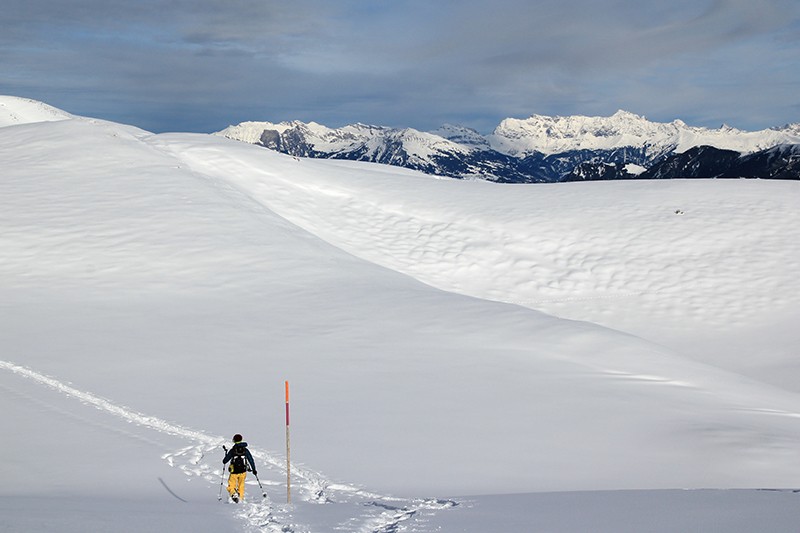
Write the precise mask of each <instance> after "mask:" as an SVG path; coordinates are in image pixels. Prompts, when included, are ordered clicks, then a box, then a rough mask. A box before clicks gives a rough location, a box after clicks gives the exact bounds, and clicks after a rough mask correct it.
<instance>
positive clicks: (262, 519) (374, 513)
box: [0, 360, 458, 533]
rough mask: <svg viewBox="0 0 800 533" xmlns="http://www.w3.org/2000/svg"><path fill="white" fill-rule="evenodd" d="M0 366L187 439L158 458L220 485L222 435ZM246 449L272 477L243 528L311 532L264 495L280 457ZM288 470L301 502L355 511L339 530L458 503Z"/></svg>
mask: <svg viewBox="0 0 800 533" xmlns="http://www.w3.org/2000/svg"><path fill="white" fill-rule="evenodd" d="M0 368H2V369H5V370H8V371H10V372H12V373H13V374H15V375H17V376H20V377H24V378H27V379H30V380H33V381H35V382H37V383H39V384H40V385H44V386H47V387H50V388H51V389H54V390H56V391H58V392H60V393H62V394H65V395H67V396H69V397H72V398H74V399H76V400H79V401H80V402H82V403H83V404H85V405H90V406H92V407H94V408H96V409H99V410H101V411H104V412H106V413H109V414H112V415H114V416H116V417H118V418H121V419H123V420H126V421H128V422H131V423H134V424H137V425H139V426H142V427H146V428H149V429H153V430H156V431H159V432H161V433H166V434H168V435H173V436H176V437H181V438H184V439H189V440H191V441H193V444H191V445H189V446H185V447H183V448H181V449H179V450H177V451H175V452H171V453H165V454H164V455H162V458H163V459H164V460H165V461H166V462H167V463H168V464H169V465H170V466H171V467H174V468H178V469H180V470H181V471H182V472H183V473H184V474H186V475H187V476H191V477H197V478H202V479H204V480H205V481H207V482H208V483H210V484H212V485H218V484H219V483H220V479H221V477H220V465H219V461H218V460H217V459H214V460H213V461H211V462H210V463H209V461H208V460H207V457H208V456H209V453H210V452H212V451H214V452H218V451H219V448H220V447H221V446H222V445H223V444H225V443H226V442H227V439H225V438H224V437H220V436H214V435H208V434H206V433H203V432H200V431H197V430H193V429H190V428H186V427H183V426H179V425H176V424H172V423H170V422H167V421H166V420H163V419H160V418H157V417H154V416H148V415H144V414H142V413H137V412H136V411H132V410H130V409H127V408H125V407H122V406H119V405H116V404H114V403H112V402H111V401H109V400H106V399H104V398H101V397H99V396H95V395H94V394H91V393H89V392H85V391H81V390H78V389H76V388H74V387H70V386H69V385H67V384H65V383H63V382H61V381H58V380H57V379H54V378H51V377H48V376H46V375H44V374H40V373H38V372H35V371H33V370H31V369H29V368H25V367H23V366H19V365H16V364H14V363H11V362H9V361H3V360H0ZM250 450H251V452H252V454H253V457H254V458H255V459H256V460H257V464H258V465H261V468H262V469H263V468H264V467H266V468H267V469H268V470H269V471H270V473H271V475H272V477H273V478H274V479H260V481H261V485H262V486H263V494H264V496H265V497H264V498H263V501H262V502H261V503H244V504H243V505H240V506H239V509H238V516H239V517H240V518H241V519H242V520H244V522H245V523H246V529H247V530H250V531H271V532H283V533H310V532H311V531H312V530H311V529H310V528H309V527H308V526H305V525H302V524H296V523H293V521H292V508H291V506H290V505H281V504H276V503H273V498H271V497H269V495H268V494H267V493H268V492H272V493H273V497H274V498H280V497H281V494H282V493H283V492H282V491H283V490H285V486H286V485H285V482H284V481H283V480H285V478H286V467H285V460H284V459H282V458H280V457H278V456H275V455H272V454H270V453H268V452H265V451H263V450H259V449H257V448H256V449H254V448H250ZM217 455H218V454H217ZM291 474H292V486H293V487H296V488H299V489H300V491H299V492H300V494H297V493H294V494H295V498H297V497H298V496H299V497H300V499H301V500H302V501H306V502H311V503H318V504H350V505H352V506H353V508H354V509H358V510H359V514H358V516H355V517H353V518H351V519H349V520H347V522H346V523H344V524H340V525H339V526H338V527H336V528H335V529H336V530H339V531H354V532H358V533H399V532H400V531H404V530H406V527H405V526H404V524H403V523H404V522H406V521H408V520H410V519H411V518H414V517H417V516H422V515H425V516H430V514H432V513H434V512H436V511H439V510H442V509H449V508H452V507H456V506H457V505H458V502H456V501H453V500H439V499H430V498H429V499H424V498H417V499H405V498H396V497H391V496H384V495H380V494H376V493H372V492H369V491H365V490H363V489H360V488H358V487H354V486H351V485H345V484H341V483H331V482H329V481H328V480H327V479H325V477H324V476H322V475H321V474H319V473H317V472H313V471H311V470H306V469H303V468H298V467H295V466H292V468H291ZM223 477H224V475H223ZM247 484H248V485H255V486H256V487H258V482H257V481H256V480H248V482H247ZM283 494H285V493H283ZM257 497H258V496H257V492H255V490H253V489H251V490H250V492H249V493H248V498H249V499H250V500H253V499H255V498H257ZM414 531H416V532H420V533H421V532H423V531H425V529H420V528H419V527H415V528H414Z"/></svg>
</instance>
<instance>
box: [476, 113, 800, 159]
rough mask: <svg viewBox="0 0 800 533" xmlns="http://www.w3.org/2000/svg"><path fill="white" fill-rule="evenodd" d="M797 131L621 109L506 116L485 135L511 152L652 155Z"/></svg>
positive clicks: (784, 138) (760, 143) (752, 147)
mask: <svg viewBox="0 0 800 533" xmlns="http://www.w3.org/2000/svg"><path fill="white" fill-rule="evenodd" d="M798 129H800V128H798ZM799 133H800V132H799V131H796V130H793V129H791V128H787V129H782V130H762V131H756V132H745V131H741V130H737V129H735V128H731V127H730V126H726V125H723V126H722V127H721V128H719V129H709V128H702V127H694V126H689V125H687V124H686V123H685V122H683V121H682V120H673V121H672V122H669V123H661V122H651V121H649V120H647V119H646V118H645V117H643V116H640V115H636V114H634V113H630V112H628V111H623V110H620V111H617V112H616V113H614V114H613V115H611V116H610V117H587V116H582V115H572V116H563V117H562V116H555V117H549V116H543V115H533V116H531V117H530V118H527V119H514V118H507V119H505V120H503V121H502V122H501V123H500V125H499V126H497V128H496V129H495V130H494V132H493V133H492V134H491V135H489V136H488V139H489V143H490V144H491V146H492V148H493V149H495V150H497V151H499V152H503V153H507V154H510V155H515V156H525V155H527V154H530V153H534V152H539V153H544V154H556V153H563V152H569V151H573V150H613V149H616V148H622V147H641V148H645V149H646V150H647V152H648V153H650V154H654V155H655V154H661V153H667V152H672V151H675V152H683V151H685V150H688V149H689V148H692V147H693V146H699V145H708V146H714V147H716V148H721V149H729V150H736V151H739V152H745V153H748V152H754V151H757V150H763V149H765V148H768V147H770V146H774V145H775V144H781V143H797V142H800V135H798V134H799Z"/></svg>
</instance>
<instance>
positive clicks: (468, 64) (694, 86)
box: [0, 0, 800, 133]
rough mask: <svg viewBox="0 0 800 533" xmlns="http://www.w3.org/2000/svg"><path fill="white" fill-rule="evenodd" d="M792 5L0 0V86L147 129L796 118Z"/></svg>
mask: <svg viewBox="0 0 800 533" xmlns="http://www.w3.org/2000/svg"><path fill="white" fill-rule="evenodd" d="M799 63H800V2H798V1H797V0H757V1H756V0H672V1H670V2H664V1H648V0H492V1H477V0H424V1H423V0H393V1H356V0H291V1H286V0H283V1H281V2H276V1H272V0H224V1H223V0H214V1H211V0H169V1H166V0H163V1H162V0H136V1H130V0H128V1H126V2H119V1H117V0H69V1H64V0H2V6H0V74H1V75H0V94H10V95H16V96H24V97H29V98H34V99H37V100H42V101H45V102H47V103H49V104H51V105H54V106H56V107H60V108H62V109H65V110H67V111H70V112H72V113H76V114H81V115H88V116H94V117H100V118H106V119H110V120H115V121H118V122H125V123H129V124H135V125H137V126H140V127H143V128H145V129H148V130H150V131H155V132H162V131H201V132H211V131H217V130H220V129H222V128H224V127H226V126H227V125H229V124H235V123H238V122H241V121H244V120H267V121H274V122H278V121H281V120H292V119H298V120H303V121H312V120H313V121H316V122H320V123H322V124H326V125H328V126H341V125H344V124H347V123H353V122H364V123H370V124H380V125H387V126H396V127H413V128H417V129H421V130H430V129H435V128H436V127H438V126H439V125H441V124H443V123H453V124H461V125H465V126H470V127H473V128H475V129H477V130H478V131H480V132H482V133H488V132H490V131H491V130H492V129H493V128H494V127H495V126H496V125H497V123H498V122H499V121H500V120H502V119H503V118H505V117H517V118H525V117H528V116H530V115H532V114H542V115H570V114H583V115H610V114H612V113H614V112H615V111H617V110H618V109H625V110H627V111H631V112H634V113H637V114H640V115H644V116H646V117H648V118H649V119H651V120H657V121H664V122H667V121H671V120H674V119H676V118H680V119H682V120H684V121H685V122H687V123H689V124H691V125H698V126H709V127H718V126H719V125H721V124H722V123H727V124H730V125H732V126H734V127H738V128H742V129H748V130H755V129H762V128H766V127H771V126H780V125H783V124H786V123H790V122H800V68H798V64H799Z"/></svg>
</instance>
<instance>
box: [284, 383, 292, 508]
mask: <svg viewBox="0 0 800 533" xmlns="http://www.w3.org/2000/svg"><path fill="white" fill-rule="evenodd" d="M285 385H286V503H292V476H291V472H292V463H291V461H290V460H289V450H290V449H289V382H288V381H286V382H285Z"/></svg>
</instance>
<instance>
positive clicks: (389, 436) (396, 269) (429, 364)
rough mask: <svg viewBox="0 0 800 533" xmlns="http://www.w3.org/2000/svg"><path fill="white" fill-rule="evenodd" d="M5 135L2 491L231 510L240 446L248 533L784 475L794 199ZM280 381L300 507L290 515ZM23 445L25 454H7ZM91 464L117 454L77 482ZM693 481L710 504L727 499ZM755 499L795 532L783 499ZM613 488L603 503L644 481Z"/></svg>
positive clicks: (113, 137) (438, 517)
mask: <svg viewBox="0 0 800 533" xmlns="http://www.w3.org/2000/svg"><path fill="white" fill-rule="evenodd" d="M0 101H2V102H4V103H5V104H6V105H7V106H8V105H12V104H13V105H12V107H13V106H18V105H22V104H20V102H17V101H15V100H9V99H2V100H0ZM14 109H16V107H15V108H14ZM14 112H15V114H16V115H19V113H18V112H17V111H16V110H15V111H14ZM15 124H16V125H12V126H8V127H5V128H0V161H2V162H3V165H4V169H3V173H2V177H1V178H0V229H1V230H2V231H0V259H1V260H0V280H2V283H0V323H2V324H3V326H2V328H0V347H2V350H3V353H4V354H5V355H4V356H3V358H2V360H3V365H2V368H1V369H0V370H3V372H0V390H2V397H0V398H1V399H2V402H3V405H4V409H3V410H2V415H0V416H2V418H1V419H0V420H1V421H2V423H3V427H7V428H10V430H9V434H10V435H12V437H11V438H9V439H5V440H4V441H3V442H2V443H0V451H2V452H3V454H4V455H5V456H7V457H12V458H15V459H14V460H12V461H8V462H5V463H3V464H0V477H2V479H12V480H14V481H15V485H14V486H10V485H9V486H7V487H6V489H5V491H4V492H3V494H4V496H5V495H8V496H13V497H15V498H19V497H20V495H23V496H22V497H31V496H33V497H42V498H58V499H59V501H62V502H63V501H67V500H68V499H69V498H73V499H74V500H72V501H77V502H80V501H84V500H83V499H84V498H96V497H98V496H99V495H105V497H106V498H107V499H109V500H110V501H111V502H110V503H109V508H117V509H120V512H125V510H126V509H128V510H130V509H131V508H135V507H136V506H137V505H139V504H137V503H135V501H141V502H149V503H147V505H150V504H152V505H154V506H155V507H150V508H151V509H155V508H156V507H157V508H159V509H164V507H160V506H161V505H162V503H163V501H170V502H172V503H173V505H182V504H184V503H187V502H188V503H189V504H191V505H194V504H195V503H197V502H202V501H208V502H210V503H212V504H214V505H216V504H217V502H216V495H217V489H218V488H219V469H220V467H221V464H220V461H219V459H221V452H220V453H217V452H219V450H218V449H217V448H218V446H219V445H220V444H221V443H222V442H224V441H225V440H227V439H228V438H230V435H232V434H233V433H237V432H238V433H242V434H243V435H245V439H246V440H247V441H248V442H250V445H251V447H252V448H253V449H254V451H256V452H257V456H258V459H259V473H260V474H261V472H262V465H263V466H264V472H265V474H266V475H263V476H262V482H264V481H266V483H264V486H265V490H267V492H268V494H269V500H270V504H269V505H267V506H256V505H248V506H243V507H241V508H238V509H239V510H240V511H241V514H242V517H243V519H244V522H243V524H244V525H245V527H249V528H253V529H258V528H259V527H262V526H263V527H264V528H265V529H267V530H269V529H274V530H278V529H281V530H287V531H288V530H292V531H298V532H299V531H326V530H337V531H341V530H348V531H375V532H377V531H402V530H406V531H420V532H422V531H435V530H437V528H439V527H441V526H442V525H443V524H450V525H451V527H453V528H457V527H462V528H463V527H464V525H463V522H459V520H460V519H458V518H452V517H459V516H470V517H476V518H474V519H470V520H472V522H471V523H472V524H473V526H474V527H475V528H476V529H474V531H483V530H487V529H488V530H491V529H500V528H502V529H504V530H509V531H513V530H515V529H514V528H515V527H516V526H515V525H514V524H515V523H516V522H514V521H516V520H520V521H521V522H522V523H524V522H526V521H528V522H529V523H534V522H533V520H534V517H533V516H531V515H525V514H524V513H523V514H522V516H521V517H520V516H519V515H518V514H515V513H516V510H517V508H516V507H515V505H516V504H513V503H512V504H508V505H511V506H512V507H515V509H514V510H509V509H507V504H506V503H502V502H500V503H498V502H499V500H492V499H490V498H486V497H485V496H475V497H474V498H473V497H472V496H470V500H472V501H476V502H479V503H478V504H476V506H475V507H474V509H476V510H477V511H469V512H467V511H466V510H467V509H468V507H467V506H466V504H464V503H465V501H466V498H464V495H500V494H506V493H509V492H519V493H522V492H532V491H574V490H609V489H659V488H661V489H667V488H670V489H674V488H708V487H713V488H734V487H751V488H763V487H770V488H775V487H792V486H795V485H796V480H797V479H798V475H800V470H799V469H798V467H797V464H796V460H795V456H796V443H797V442H798V438H800V402H798V397H797V394H796V392H795V391H796V389H795V388H793V386H792V383H793V382H795V381H796V380H795V379H793V378H794V377H795V376H797V375H798V372H800V368H797V367H796V366H793V364H794V363H793V360H794V351H793V346H796V344H797V340H798V339H797V333H796V331H795V329H796V328H794V327H793V320H792V317H794V316H796V312H797V310H798V304H797V298H798V297H797V291H796V290H795V289H796V288H797V287H796V285H797V280H796V279H795V276H793V271H792V268H793V266H796V265H797V264H798V263H799V262H800V253H798V249H797V242H798V239H797V237H798V235H797V232H798V229H797V228H798V227H800V226H798V225H797V224H796V217H797V215H796V213H795V210H794V209H793V207H792V206H794V205H796V199H797V194H798V193H797V184H794V183H773V182H756V181H754V182H750V181H747V182H745V181H725V182H723V181H720V182H681V181H674V182H658V183H637V182H630V183H608V184H605V183H603V184H600V183H598V184H570V185H559V186H553V187H551V186H529V187H513V186H512V187H509V186H499V185H493V184H487V183H481V182H459V181H455V180H440V179H433V178H430V177H427V176H423V175H421V174H417V173H413V172H410V171H403V170H398V169H394V168H387V167H381V166H379V165H364V164H356V163H349V162H333V161H309V160H296V159H294V158H291V157H285V156H281V155H279V154H275V153H272V152H270V151H268V150H264V149H261V148H258V147H254V146H247V145H244V144H239V143H235V142H232V141H228V140H225V139H221V138H217V137H213V136H204V135H189V134H168V135H151V134H149V133H147V132H143V131H141V130H137V129H135V128H130V127H127V126H122V125H116V124H111V123H106V122H102V121H96V120H91V119H83V118H80V117H75V118H71V119H68V120H62V121H60V122H51V123H28V124H24V123H18V122H17V123H15ZM676 209H679V210H681V211H683V213H684V214H683V215H677V214H676V213H675V210H676ZM570 319H577V320H581V321H580V322H579V321H572V320H570ZM26 373H27V374H26ZM40 378H43V379H40ZM48 379H51V380H53V381H51V382H48V381H47V380H48ZM285 379H288V380H289V381H290V382H291V383H292V387H293V398H292V405H293V426H292V442H293V457H295V458H296V461H297V472H296V475H297V476H298V480H299V481H298V491H299V493H298V500H297V502H296V503H295V505H293V506H286V507H283V506H281V505H279V504H277V503H273V502H278V501H280V497H281V492H282V491H283V489H284V487H283V486H282V485H281V483H282V477H283V474H285V472H281V468H282V456H281V454H282V446H283V436H284V435H283V398H282V392H283V391H282V384H283V381H284V380H285ZM43 385H44V386H43ZM53 388H55V389H56V391H53V390H51V389H53ZM75 399H77V400H80V401H81V402H85V405H81V404H79V403H78V402H75ZM98 402H99V403H98ZM103 402H107V403H103ZM122 406H126V407H122ZM143 413H147V414H143ZM132 417H133V418H132ZM189 428H205V429H204V430H199V429H198V430H195V429H189ZM220 435H225V436H220ZM29 439H32V440H34V441H35V442H36V443H39V445H40V446H43V447H45V448H46V452H47V453H46V454H42V457H41V460H40V461H37V462H36V463H35V464H30V463H26V462H24V461H21V460H17V459H16V458H19V457H22V456H23V455H24V454H25V452H26V450H27V446H26V443H27V441H28V440H29ZM96 447H99V448H100V449H101V455H100V457H97V456H96V455H95V454H94V453H91V452H90V450H94V448H96ZM98 461H99V462H101V463H102V464H103V465H104V467H107V468H109V469H110V471H108V472H104V473H105V475H101V476H95V475H87V472H93V471H94V470H96V465H97V462H98ZM104 470H105V468H104ZM317 472H324V476H323V475H322V474H318V473H317ZM44 479H46V480H47V481H48V483H47V485H44V484H42V483H41V480H44ZM159 480H161V481H159ZM254 491H255V492H254ZM248 493H249V494H250V495H251V496H252V495H253V494H255V495H258V488H257V485H256V486H255V487H253V486H252V484H251V485H250V486H249V487H248ZM637 494H640V493H638V492H637ZM696 494H697V495H698V496H697V497H698V500H694V501H702V502H705V503H707V504H708V509H709V517H710V518H709V520H712V519H713V517H714V516H718V515H719V514H722V513H724V512H726V509H729V506H734V507H735V506H736V505H738V504H737V503H732V502H736V501H738V500H736V495H738V494H739V493H735V494H734V495H733V496H732V497H731V498H727V497H721V498H719V499H716V497H715V496H708V495H706V494H701V493H696ZM731 494H733V493H731ZM743 494H744V495H743V496H742V498H743V499H744V500H746V501H747V502H749V504H752V505H753V509H756V508H757V506H758V504H757V503H756V502H757V501H759V500H761V499H762V497H765V498H766V497H769V498H771V499H770V500H769V502H771V503H768V504H766V505H767V506H769V505H773V504H774V505H775V507H772V509H775V510H776V511H775V512H776V513H778V514H780V516H781V517H782V518H781V521H780V524H779V526H776V528H775V529H773V530H774V531H781V530H786V531H789V530H790V529H780V528H781V527H784V526H785V525H786V524H789V523H790V522H791V516H793V515H791V512H785V513H784V512H783V511H781V510H782V509H787V507H784V506H785V505H786V506H788V505H790V504H791V502H790V501H789V500H788V499H787V497H790V495H792V494H793V493H784V492H780V493H757V492H751V491H746V492H745V493H743ZM618 495H619V496H620V500H615V501H609V503H608V505H609V508H617V507H616V506H617V505H622V506H624V502H625V501H631V500H630V498H631V497H633V496H630V495H625V494H623V493H618ZM707 496H708V497H707ZM726 496H727V495H726ZM773 496H774V498H772V497H773ZM643 497H645V498H646V497H647V496H643ZM654 497H655V496H654ZM525 498H527V497H525ZM530 498H532V499H534V500H537V498H538V497H537V496H530ZM586 498H587V500H585V501H589V500H590V499H591V497H590V496H587V497H586ZM180 499H183V500H186V502H181V501H180ZM546 500H547V498H546V497H543V496H542V499H538V500H537V501H540V502H544V501H546ZM15 501H17V500H15ZM325 501H327V502H330V503H331V504H330V505H320V502H325ZM503 501H504V502H510V501H512V499H508V500H503ZM563 501H566V500H562V502H563ZM671 501H676V502H679V503H677V504H676V505H678V506H679V507H680V508H682V509H686V508H687V506H691V504H690V503H688V502H687V501H686V500H682V499H681V498H679V497H676V498H671ZM125 502H127V503H125ZM449 502H456V503H458V504H459V505H457V506H456V507H454V508H453V509H452V510H447V511H446V512H444V510H445V509H447V508H448V506H451V503H449ZM481 502H485V503H481ZM620 502H623V503H622V504H620ZM715 502H716V503H715ZM776 502H778V503H776ZM18 503H19V507H18V508H19V509H26V507H25V505H26V504H25V503H23V502H18ZM337 504H341V505H337ZM76 505H77V506H78V507H79V506H80V505H79V504H76ZM142 505H145V504H144V503H142ZM564 506H566V504H563V505H562V504H561V503H559V504H558V505H555V506H554V509H553V514H551V515H550V516H551V517H552V519H553V520H555V523H561V524H570V523H572V522H569V519H568V518H567V517H565V516H564V514H563V513H561V511H563V510H564ZM54 508H61V509H63V507H59V505H58V504H56V505H55V506H54ZM504 508H505V509H506V510H505V511H503V510H502V509H504ZM214 509H218V508H216V507H213V506H212V507H210V508H209V509H207V510H206V511H203V513H206V514H207V515H208V517H209V520H211V521H218V520H223V521H224V516H222V515H219V513H218V512H217V511H216V510H214ZM470 509H472V508H470ZM481 509H482V510H481ZM495 509H496V510H498V512H499V513H500V515H499V516H501V517H500V518H498V517H497V516H495V515H492V513H493V512H494V510H495ZM559 509H560V510H561V511H559ZM462 512H463V513H462ZM159 513H161V511H154V516H153V521H154V523H160V521H162V520H163V521H165V522H163V523H166V522H169V521H170V520H171V518H169V517H167V516H166V514H164V515H163V516H161V518H159V517H158V516H159ZM475 513H477V514H475ZM560 513H561V514H560ZM23 514H24V513H22V512H20V513H19V514H16V513H11V514H10V515H8V516H11V518H12V519H13V520H14V522H12V523H13V524H17V525H19V524H23V522H22V521H23V520H24V519H25V518H24V516H23ZM167 514H168V513H167ZM5 516H6V513H4V517H5ZM50 516H51V517H52V520H57V521H59V524H60V525H61V526H64V527H63V530H66V531H70V530H74V531H80V530H85V527H84V526H85V525H86V522H85V521H82V519H80V518H78V517H66V516H64V515H61V514H58V513H56V514H51V515H50ZM225 516H229V515H227V514H226V515H225ZM503 516H505V517H506V518H507V520H508V521H507V522H503V518H502V517H503ZM581 516H583V517H584V518H585V517H586V516H588V515H581ZM639 516H641V515H639ZM215 517H216V518H215ZM541 518H542V520H544V522H538V523H540V524H543V526H542V527H545V526H546V520H547V518H546V517H541ZM6 520H9V518H6ZM576 520H577V523H578V525H580V524H583V525H585V524H586V523H587V522H581V521H580V519H579V518H577V519H576ZM209 523H211V522H209ZM214 523H217V522H214ZM612 523H615V522H613V521H612ZM698 523H699V522H698ZM746 523H748V522H747V521H746V520H745V521H742V524H746ZM220 524H221V522H220ZM487 524H488V526H487ZM615 524H616V526H617V529H616V530H617V531H636V529H625V528H626V527H628V526H625V525H622V526H620V524H619V523H618V522H616V523H615ZM578 525H575V529H574V530H579V529H578ZM221 527H224V526H221ZM287 528H288V529H287ZM453 530H458V529H453ZM517 530H520V531H524V530H526V529H524V528H523V527H520V528H519V529H517ZM565 530H566V529H565ZM609 530H613V529H611V526H609Z"/></svg>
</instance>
